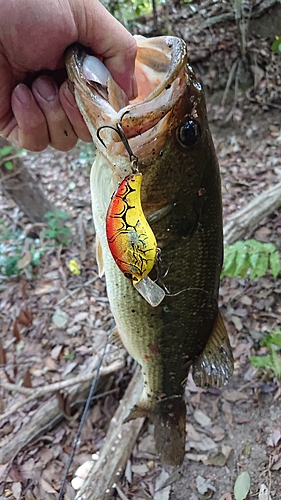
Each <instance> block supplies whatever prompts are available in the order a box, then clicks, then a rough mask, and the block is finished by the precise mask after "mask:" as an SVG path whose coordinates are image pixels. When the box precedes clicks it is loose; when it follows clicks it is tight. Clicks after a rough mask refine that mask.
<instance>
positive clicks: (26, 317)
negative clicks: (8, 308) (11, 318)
mask: <svg viewBox="0 0 281 500" xmlns="http://www.w3.org/2000/svg"><path fill="white" fill-rule="evenodd" d="M32 319H33V315H32V313H30V312H29V311H24V310H23V309H21V310H20V313H19V315H18V317H17V320H18V322H19V323H20V324H21V325H23V326H30V325H31V323H32Z"/></svg>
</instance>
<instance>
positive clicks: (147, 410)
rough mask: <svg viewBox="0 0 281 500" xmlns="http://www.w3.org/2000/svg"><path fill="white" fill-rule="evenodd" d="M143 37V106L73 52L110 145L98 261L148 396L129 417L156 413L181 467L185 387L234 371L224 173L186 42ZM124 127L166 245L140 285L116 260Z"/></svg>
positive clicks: (77, 87) (98, 204)
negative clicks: (228, 325)
mask: <svg viewBox="0 0 281 500" xmlns="http://www.w3.org/2000/svg"><path fill="white" fill-rule="evenodd" d="M136 39H137V44H138V52H137V58H136V78H137V82H138V85H139V95H140V96H141V97H140V98H139V100H136V101H133V102H132V103H129V102H126V97H124V96H123V95H122V91H121V89H117V87H116V83H115V82H113V81H111V80H110V79H109V81H108V83H107V87H106V89H105V91H104V90H103V93H102V95H101V94H100V92H99V87H98V86H97V85H95V75H93V76H92V77H91V81H90V82H89V80H87V78H86V77H85V74H84V73H83V65H84V64H85V65H86V66H87V60H88V58H89V56H88V55H87V54H86V53H85V52H83V49H81V48H79V47H73V48H70V49H69V51H68V53H67V55H66V66H67V70H68V75H69V79H70V80H71V82H72V86H73V89H74V95H75V97H76V100H77V103H78V105H79V108H80V111H81V113H82V115H83V116H84V118H85V120H86V122H87V124H88V126H89V129H90V131H91V134H92V137H93V141H94V142H95V144H96V146H97V150H98V154H97V157H96V160H95V163H94V165H93V168H92V172H91V193H92V207H93V217H94V222H95V228H96V234H97V242H96V246H97V261H98V264H99V269H100V273H101V274H102V273H103V271H104V272H105V278H106V284H107V293H108V297H109V302H110V307H111V310H112V313H113V316H114V318H115V322H116V331H115V333H114V335H113V337H115V338H116V337H117V336H118V338H119V340H120V339H121V341H122V343H123V345H124V347H125V348H126V349H127V351H128V352H129V353H130V355H131V356H132V357H133V358H134V359H135V360H136V361H137V362H138V363H139V364H140V366H141V369H142V376H143V393H142V397H141V399H140V401H139V402H138V403H137V405H136V406H135V407H134V408H132V410H131V412H130V414H129V415H128V418H127V420H130V419H133V418H138V417H140V416H147V417H149V418H151V419H152V421H153V423H154V428H155V430H154V435H155V441H156V447H157V450H158V453H159V456H160V458H161V459H162V460H163V461H165V462H167V463H168V464H171V465H177V466H178V465H180V464H181V463H182V462H183V459H184V454H185V423H186V407H185V402H184V388H185V382H186V379H187V376H188V373H189V371H190V369H191V368H192V371H193V376H194V379H195V381H196V383H199V384H201V385H213V386H219V385H222V384H223V383H225V382H226V381H227V380H228V378H229V377H230V375H231V373H232V370H233V358H232V353H231V347H230V344H229V339H228V335H227V332H226V329H225V326H224V324H223V321H222V318H221V315H220V313H219V311H218V289H219V278H220V272H221V267H222V253H223V251H222V250H223V240H222V203H221V188H220V177H219V168H218V162H217V159H216V154H215V150H214V146H213V142H212V138H211V134H210V131H209V127H208V122H207V115H206V107H205V101H204V95H203V91H202V88H201V86H200V84H199V83H198V82H197V81H196V78H195V76H194V73H193V72H192V69H191V68H190V66H189V65H188V64H187V53H186V45H185V43H184V42H183V41H182V40H180V39H177V38H175V37H158V38H152V39H149V40H148V39H145V38H143V37H136ZM154 61H155V64H154ZM157 61H159V62H160V64H156V63H157ZM91 67H92V66H91ZM87 74H88V72H87ZM105 95H107V98H106V99H105V97H104V96H105ZM111 103H114V106H113V105H111ZM118 103H119V104H118ZM108 126H110V127H111V128H108ZM117 126H118V127H119V128H117ZM101 127H102V128H103V130H102V132H103V136H102V143H101V142H100V141H99V138H98V133H97V131H99V130H101ZM104 127H107V128H104ZM120 128H121V129H122V133H123V134H125V136H126V140H127V141H129V143H128V144H129V148H130V150H131V151H132V152H133V154H134V155H136V156H137V158H138V169H139V171H140V172H141V173H142V187H141V192H140V195H141V196H140V199H141V206H142V210H143V213H142V211H140V210H139V212H138V213H140V214H142V215H140V217H146V219H147V221H148V222H149V225H150V227H151V229H152V231H153V233H154V235H155V238H156V241H157V245H158V247H159V249H160V253H159V255H158V260H157V262H156V265H155V266H154V269H152V271H151V272H150V274H149V275H148V276H146V277H145V278H144V279H142V278H141V279H140V280H139V284H140V286H141V287H143V288H142V289H140V290H139V289H138V288H137V286H136V285H135V284H134V283H133V278H132V279H128V277H126V276H125V275H124V274H123V272H122V270H121V269H119V267H118V266H117V264H116V262H117V261H118V255H117V256H116V255H115V260H114V259H113V257H112V254H111V251H110V248H109V244H108V241H107V236H106V217H107V210H108V207H109V204H110V200H111V197H112V194H113V193H114V192H115V191H116V189H117V187H118V185H119V183H120V182H121V181H123V180H124V179H126V177H127V176H128V175H129V174H130V173H131V172H132V166H131V163H130V158H129V155H128V146H126V144H125V141H124V138H123V139H122V134H121V135H120ZM99 133H101V132H99ZM132 205H133V206H134V204H132ZM112 206H113V207H114V203H113V205H112ZM139 208H140V207H139ZM110 214H111V215H110V216H111V217H112V211H111V212H110ZM143 214H144V215H143ZM113 215H114V214H113ZM130 215H133V214H132V213H130ZM142 222H143V221H142ZM143 227H144V226H143ZM128 244H130V242H129V240H128ZM115 261H116V262H115ZM125 267H126V266H125ZM127 275H128V273H127ZM147 284H148V285H147ZM146 286H149V289H147V290H149V292H148V291H146V288H145V287H146ZM158 290H161V292H162V296H161V299H160V301H158V302H157V301H155V302H154V303H153V301H152V302H149V298H148V295H149V294H151V295H152V296H153V294H154V293H155V294H157V293H158ZM141 294H142V295H141Z"/></svg>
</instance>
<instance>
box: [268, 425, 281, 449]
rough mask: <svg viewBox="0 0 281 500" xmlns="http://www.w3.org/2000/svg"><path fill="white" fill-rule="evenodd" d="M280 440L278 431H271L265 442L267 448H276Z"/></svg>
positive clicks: (280, 436)
mask: <svg viewBox="0 0 281 500" xmlns="http://www.w3.org/2000/svg"><path fill="white" fill-rule="evenodd" d="M280 438H281V432H280V430H279V429H273V430H272V431H271V433H270V435H269V437H268V438H267V440H266V444H267V446H272V447H275V446H277V444H278V442H279V441H280Z"/></svg>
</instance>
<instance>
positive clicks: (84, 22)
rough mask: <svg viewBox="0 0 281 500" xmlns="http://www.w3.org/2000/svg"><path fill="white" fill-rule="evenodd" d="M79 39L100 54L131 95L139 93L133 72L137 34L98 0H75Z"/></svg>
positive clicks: (73, 6) (115, 77)
mask: <svg viewBox="0 0 281 500" xmlns="http://www.w3.org/2000/svg"><path fill="white" fill-rule="evenodd" d="M72 4H73V5H72V8H73V13H74V17H75V21H76V26H77V28H78V41H79V42H80V43H82V44H83V45H85V46H86V47H90V48H91V50H92V52H93V53H94V54H95V55H98V56H101V57H102V58H103V62H104V64H105V65H106V67H107V68H108V70H109V72H110V73H111V75H112V77H113V78H114V80H115V81H116V82H117V83H118V85H120V87H121V88H122V89H123V90H124V91H125V92H126V94H127V96H128V97H129V99H132V98H134V97H136V95H137V85H136V80H135V76H134V70H135V57H136V52H137V45H136V40H135V38H134V37H133V36H132V35H131V34H130V33H129V32H128V31H127V30H126V28H124V26H122V24H121V23H119V21H117V20H116V19H115V18H114V17H113V16H112V15H111V14H110V13H109V12H108V11H107V10H106V8H105V7H104V6H103V5H102V4H101V3H100V2H99V1H98V0H84V2H83V4H84V9H83V8H82V5H83V4H82V5H81V2H77V0H72Z"/></svg>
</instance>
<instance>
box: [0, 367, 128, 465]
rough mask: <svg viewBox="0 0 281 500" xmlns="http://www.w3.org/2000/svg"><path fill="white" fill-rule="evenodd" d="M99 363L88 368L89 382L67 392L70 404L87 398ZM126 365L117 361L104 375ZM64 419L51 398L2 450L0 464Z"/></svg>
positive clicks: (24, 402)
mask: <svg viewBox="0 0 281 500" xmlns="http://www.w3.org/2000/svg"><path fill="white" fill-rule="evenodd" d="M97 362H98V359H95V360H94V362H93V360H92V362H91V363H90V364H89V366H88V367H87V368H86V371H87V372H89V373H88V375H90V376H89V378H88V380H86V381H85V382H83V383H80V384H79V385H76V386H74V387H70V389H69V390H68V391H67V394H68V395H69V399H70V404H71V403H75V402H77V401H80V400H81V398H84V397H87V395H88V393H89V389H90V386H91V383H92V379H93V377H94V376H95V373H96V372H95V371H94V369H95V368H96V365H97ZM124 363H125V361H124V359H120V360H116V361H114V362H113V363H112V364H110V365H109V366H107V367H104V368H103V372H102V374H103V375H105V374H106V375H108V374H109V373H112V372H113V371H119V370H121V369H122V368H123V367H124ZM93 365H94V366H93ZM33 399H34V398H31V397H30V398H28V399H26V400H24V401H21V402H20V403H21V406H23V405H25V404H26V403H27V401H28V400H33ZM15 406H16V405H13V408H11V409H10V410H9V415H10V414H11V411H12V410H13V411H15ZM18 407H19V406H18ZM17 409H18V408H17ZM7 414H8V412H6V414H5V415H6V416H7ZM64 417H65V415H64V413H63V412H62V410H61V409H60V408H59V405H58V401H57V399H56V397H55V396H53V397H51V398H50V399H49V400H48V401H47V402H46V403H44V404H43V405H42V406H40V408H39V409H38V410H37V411H36V412H35V413H34V414H33V415H32V417H31V419H30V421H29V422H28V424H26V425H24V426H23V427H22V428H21V429H20V430H19V431H18V433H17V434H15V435H14V436H13V438H12V439H11V440H10V441H9V442H8V443H6V444H5V445H4V446H2V447H1V448H0V464H4V463H6V462H8V460H10V459H11V458H13V457H14V456H15V455H17V453H19V451H20V450H22V449H23V448H24V447H25V446H27V444H29V443H30V442H32V441H33V440H34V439H36V438H37V437H38V436H40V435H41V434H42V432H44V431H46V429H48V430H50V429H51V428H52V427H54V426H55V425H57V423H58V422H59V421H60V420H61V419H62V418H64Z"/></svg>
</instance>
